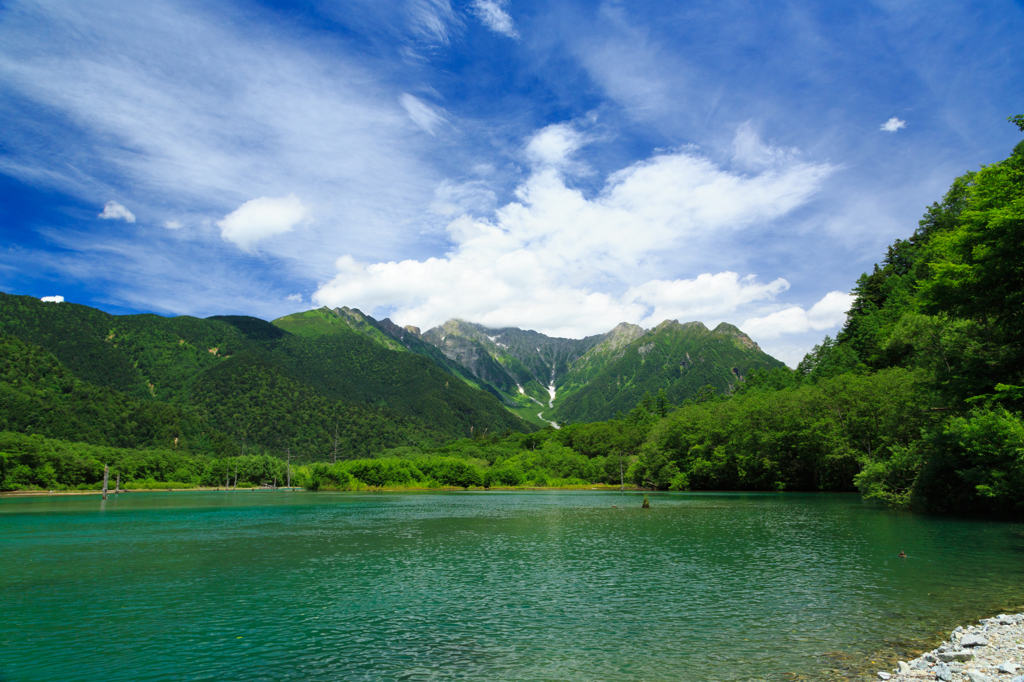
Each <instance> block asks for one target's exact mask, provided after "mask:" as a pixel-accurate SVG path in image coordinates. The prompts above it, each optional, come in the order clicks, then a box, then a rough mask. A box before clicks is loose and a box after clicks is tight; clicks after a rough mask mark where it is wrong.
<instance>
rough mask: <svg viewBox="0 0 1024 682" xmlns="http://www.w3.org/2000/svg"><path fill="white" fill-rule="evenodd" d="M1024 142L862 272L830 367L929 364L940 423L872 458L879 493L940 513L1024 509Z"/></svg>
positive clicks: (931, 403) (864, 483) (971, 178)
mask: <svg viewBox="0 0 1024 682" xmlns="http://www.w3.org/2000/svg"><path fill="white" fill-rule="evenodd" d="M1022 248H1024V142H1022V143H1020V144H1018V145H1017V147H1016V148H1015V149H1014V151H1013V154H1012V155H1011V156H1010V158H1008V159H1006V160H1005V161H1002V162H999V163H996V164H992V165H990V166H985V167H983V168H982V169H981V170H979V171H977V172H972V173H968V174H966V175H964V176H962V177H960V178H958V179H957V180H956V181H955V182H954V183H953V185H952V187H951V188H950V190H949V192H948V193H947V194H946V196H945V197H944V199H943V201H942V202H941V203H935V204H933V205H932V206H931V207H930V208H929V209H928V211H927V213H926V214H925V216H924V218H923V219H922V220H921V222H920V224H919V227H918V229H917V230H916V231H915V232H914V234H913V235H912V236H911V237H910V238H909V239H908V240H906V241H903V240H897V241H896V242H895V243H894V244H893V245H892V246H891V247H889V250H888V253H887V254H886V257H885V260H884V261H883V263H882V265H881V266H875V269H874V271H873V272H872V273H871V274H865V275H863V276H862V277H861V278H860V279H859V280H858V282H857V287H856V289H855V290H854V293H855V294H856V302H855V304H854V306H853V309H852V310H851V312H850V315H849V318H848V320H847V324H846V325H845V327H844V328H843V331H842V333H841V334H840V335H839V338H838V340H837V343H836V344H834V347H833V348H832V349H831V350H830V352H829V353H827V355H829V356H836V357H837V358H839V359H838V360H837V361H833V362H832V364H834V365H837V366H850V365H855V364H862V366H864V368H865V369H869V370H875V371H884V370H885V369H886V368H892V367H905V368H913V369H916V370H917V371H918V372H920V373H921V375H922V377H923V379H922V388H923V389H924V390H923V392H922V396H921V398H920V401H919V405H920V409H921V410H922V411H926V412H929V413H932V414H934V415H936V417H937V419H936V421H935V423H933V424H930V425H929V426H927V427H926V428H924V429H923V430H922V432H921V433H920V435H919V436H918V437H917V438H916V439H914V440H913V441H912V442H910V443H908V444H907V445H906V446H905V447H900V448H894V449H892V450H891V451H888V452H884V453H882V455H881V456H877V457H870V458H868V460H867V461H865V462H864V470H863V472H861V474H860V475H859V476H858V478H857V484H858V486H860V487H861V489H862V490H863V491H864V492H865V493H867V494H868V495H870V496H874V497H879V498H881V499H886V500H888V501H890V502H893V503H896V504H909V505H912V506H916V507H919V508H923V509H929V510H935V511H968V512H978V513H995V514H1009V515H1021V514H1024V447H1022V445H1024V443H1022V440H1021V431H1022V428H1024V427H1022V418H1021V414H1020V411H1021V409H1022V408H1024V391H1022V389H1021V388H1020V386H1021V385H1022V384H1024V260H1022V259H1021V253H1022Z"/></svg>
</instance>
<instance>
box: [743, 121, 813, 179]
mask: <svg viewBox="0 0 1024 682" xmlns="http://www.w3.org/2000/svg"><path fill="white" fill-rule="evenodd" d="M732 146H733V157H732V158H733V161H734V162H735V163H736V164H737V165H739V166H740V167H742V168H748V169H753V170H760V169H762V168H768V167H770V166H775V165H779V164H785V163H787V162H791V161H793V160H795V157H796V156H797V150H795V149H782V148H780V147H773V146H771V145H766V144H764V143H763V142H762V141H761V136H760V135H759V134H758V133H757V131H756V130H755V129H754V126H753V125H752V124H751V123H750V122H749V121H748V122H746V123H744V124H743V125H741V126H740V127H739V129H737V130H736V135H735V136H734V137H733V141H732Z"/></svg>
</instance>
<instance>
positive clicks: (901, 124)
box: [878, 116, 907, 133]
mask: <svg viewBox="0 0 1024 682" xmlns="http://www.w3.org/2000/svg"><path fill="white" fill-rule="evenodd" d="M906 127H907V122H906V121H901V120H899V119H898V118H896V117H895V116H893V117H892V118H890V119H889V120H888V121H886V122H885V123H883V124H882V125H880V126H878V129H879V130H884V131H886V132H887V133H895V132H896V131H897V130H899V129H900V128H906Z"/></svg>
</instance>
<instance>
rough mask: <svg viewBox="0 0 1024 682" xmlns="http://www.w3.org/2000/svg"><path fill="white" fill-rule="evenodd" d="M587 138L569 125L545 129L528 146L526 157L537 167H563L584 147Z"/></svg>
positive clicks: (550, 126)
mask: <svg viewBox="0 0 1024 682" xmlns="http://www.w3.org/2000/svg"><path fill="white" fill-rule="evenodd" d="M585 142H586V138H585V137H584V136H583V135H582V134H581V133H580V132H579V131H577V130H576V129H575V128H574V127H572V126H571V125H569V124H567V123H555V124H553V125H549V126H547V127H546V128H543V129H541V130H540V132H538V133H537V134H536V135H534V136H533V137H532V138H531V139H530V141H529V142H528V143H527V145H526V156H527V158H529V159H530V161H531V162H533V163H534V164H535V165H539V166H561V165H564V164H565V163H567V162H568V161H569V158H570V157H571V156H572V154H573V153H574V152H575V151H576V150H577V149H579V148H580V147H582V146H583V145H584V143H585Z"/></svg>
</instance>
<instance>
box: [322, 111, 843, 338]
mask: <svg viewBox="0 0 1024 682" xmlns="http://www.w3.org/2000/svg"><path fill="white" fill-rule="evenodd" d="M584 143H585V140H584V139H583V137H582V136H581V135H580V134H579V133H578V132H577V131H576V130H575V129H574V128H573V127H572V126H570V125H558V126H549V127H547V128H545V129H543V130H542V131H540V132H539V133H538V134H536V135H534V136H532V137H531V138H530V140H529V141H528V142H527V144H526V148H525V150H524V151H525V153H526V155H527V156H528V157H530V158H531V159H532V160H533V161H534V163H535V164H536V165H535V167H534V170H533V171H532V173H531V174H530V176H529V177H528V178H527V179H526V180H525V181H524V182H523V183H522V184H521V185H520V186H519V187H518V188H517V189H516V192H515V197H516V201H513V202H511V203H508V204H505V205H504V206H501V207H499V208H498V209H496V210H495V211H494V212H493V213H491V214H489V216H487V217H480V216H474V215H470V214H468V213H465V214H461V215H458V217H455V218H454V219H452V220H451V221H450V222H449V224H448V226H447V231H448V236H449V239H450V240H451V244H452V246H451V249H450V250H449V252H448V253H447V254H445V255H444V256H443V257H435V258H428V259H426V260H403V261H397V262H396V261H392V262H386V263H384V262H380V263H364V262H359V261H357V260H356V259H355V258H353V257H351V256H349V255H346V256H342V257H341V258H339V259H338V262H337V269H338V273H337V275H336V276H335V277H334V278H333V279H332V280H331V281H330V282H327V283H325V284H322V285H321V286H320V288H319V289H318V290H317V291H316V292H315V293H314V294H313V301H314V302H315V303H317V304H322V305H331V306H335V305H350V306H352V305H356V306H358V307H360V308H361V309H363V310H366V311H368V312H371V314H373V312H375V311H376V312H378V313H380V312H386V313H387V314H389V315H391V317H392V319H400V320H402V321H403V322H404V323H412V324H416V325H417V326H420V327H424V328H426V327H430V326H433V325H436V324H439V323H440V322H443V321H444V320H445V319H447V318H449V317H453V316H461V317H465V318H468V319H472V320H475V321H479V322H481V323H483V324H488V325H493V326H502V325H517V326H530V327H531V328H534V329H538V330H543V331H545V332H546V333H553V334H560V335H568V336H580V335H584V334H589V333H595V332H599V331H607V330H608V329H610V328H611V327H612V326H614V325H615V324H617V323H618V322H621V321H623V320H626V321H631V322H642V323H644V324H648V325H649V324H657V323H658V322H660V321H661V320H662V319H666V318H678V319H682V320H687V319H697V318H700V319H703V320H705V321H708V322H711V321H715V320H721V319H723V318H725V317H727V316H734V315H738V314H749V312H748V313H744V312H738V311H750V310H752V309H757V310H763V306H764V305H768V304H770V303H771V301H772V300H773V299H774V297H775V296H776V295H777V294H779V293H780V292H782V291H785V290H786V289H788V287H789V283H788V282H786V281H785V280H784V279H775V280H774V281H771V282H768V283H762V282H760V281H759V280H758V279H757V278H756V277H754V276H752V275H748V276H744V277H741V276H740V275H739V274H738V273H735V272H720V273H718V274H711V273H705V274H699V275H698V276H695V277H692V278H676V279H673V278H652V277H651V275H652V274H654V273H656V272H658V271H659V270H664V269H665V268H664V264H663V263H662V262H661V260H660V259H661V258H662V256H663V254H666V253H671V252H678V251H679V249H685V248H686V245H687V244H691V243H695V242H697V241H698V240H701V239H705V238H706V237H707V236H708V235H710V234H718V233H728V234H733V233H735V232H736V231H740V230H743V229H745V228H748V227H751V226H753V225H756V224H762V223H764V222H766V221H770V220H773V219H774V218H777V217H779V216H782V215H784V214H786V213H788V212H789V211H791V210H793V209H794V208H796V207H798V206H801V205H803V204H804V203H806V202H807V201H808V200H809V199H810V198H811V197H812V196H813V195H814V193H815V192H816V191H817V190H818V187H819V186H820V184H821V182H822V181H823V179H824V178H825V177H827V176H828V175H829V174H830V173H831V172H832V168H831V167H830V166H828V165H822V164H810V163H802V162H798V161H795V160H790V161H788V162H786V163H785V164H783V165H780V166H776V167H773V168H771V169H768V170H765V171H763V172H761V173H759V174H755V175H740V174H736V173H732V172H729V171H726V170H723V169H722V168H720V167H719V166H717V165H716V164H714V163H713V162H712V161H710V160H709V159H707V158H706V157H704V156H701V155H700V154H699V153H697V152H696V151H694V150H692V149H684V150H678V151H674V152H667V153H662V154H658V155H656V156H654V157H652V158H650V159H647V160H645V161H642V162H639V163H635V164H633V165H630V166H628V167H626V168H624V169H622V170H620V171H618V172H615V173H613V174H611V175H610V176H609V177H608V178H607V180H606V182H605V185H604V187H603V188H602V189H601V190H600V191H599V192H598V193H597V194H596V195H595V196H593V197H587V196H585V195H584V193H583V192H581V191H580V190H578V189H575V188H572V187H570V186H568V185H567V183H566V179H565V177H564V172H563V166H564V164H565V162H566V161H567V160H568V159H569V158H570V157H571V154H572V153H573V152H574V151H575V150H576V149H578V148H579V147H580V146H581V145H583V144H584ZM447 191H450V190H447ZM452 205H454V204H452ZM677 269H678V265H677V264H674V266H673V268H672V270H673V271H677ZM697 272H698V273H699V272H700V271H699V270H698V271H697ZM759 305H760V306H762V307H761V308H758V307H757V306H759ZM815 319H817V318H815Z"/></svg>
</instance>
